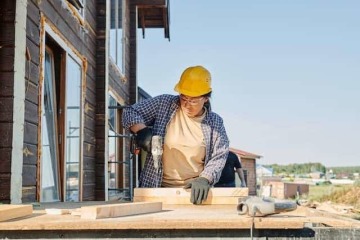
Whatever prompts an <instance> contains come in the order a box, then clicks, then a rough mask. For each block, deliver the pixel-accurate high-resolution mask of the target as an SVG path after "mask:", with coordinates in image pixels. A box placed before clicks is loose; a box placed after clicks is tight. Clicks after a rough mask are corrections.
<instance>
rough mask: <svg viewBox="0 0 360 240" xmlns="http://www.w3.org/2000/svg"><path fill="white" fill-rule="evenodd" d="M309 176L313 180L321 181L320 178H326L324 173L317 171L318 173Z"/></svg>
mask: <svg viewBox="0 0 360 240" xmlns="http://www.w3.org/2000/svg"><path fill="white" fill-rule="evenodd" d="M309 176H310V177H311V178H312V179H320V178H322V177H324V173H323V172H319V171H316V172H311V173H309Z"/></svg>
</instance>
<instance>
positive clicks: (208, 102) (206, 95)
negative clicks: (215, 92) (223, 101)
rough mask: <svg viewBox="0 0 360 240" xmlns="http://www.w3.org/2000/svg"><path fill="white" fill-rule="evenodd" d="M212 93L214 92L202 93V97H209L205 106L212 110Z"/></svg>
mask: <svg viewBox="0 0 360 240" xmlns="http://www.w3.org/2000/svg"><path fill="white" fill-rule="evenodd" d="M211 93H212V92H209V93H207V94H204V95H202V97H207V98H208V101H207V102H206V103H204V107H206V108H207V110H208V111H211V104H210V98H211Z"/></svg>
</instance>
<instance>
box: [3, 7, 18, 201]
mask: <svg viewBox="0 0 360 240" xmlns="http://www.w3.org/2000/svg"><path fill="white" fill-rule="evenodd" d="M15 5H16V1H12V0H2V1H1V2H0V33H1V34H0V113H1V114H0V136H1V138H0V154H1V155H0V156H1V158H0V183H1V184H0V202H3V203H10V181H11V179H10V178H11V151H12V137H13V136H12V130H13V124H12V123H13V114H12V111H13V110H12V108H13V98H14V92H13V90H14V47H15V8H16V7H15Z"/></svg>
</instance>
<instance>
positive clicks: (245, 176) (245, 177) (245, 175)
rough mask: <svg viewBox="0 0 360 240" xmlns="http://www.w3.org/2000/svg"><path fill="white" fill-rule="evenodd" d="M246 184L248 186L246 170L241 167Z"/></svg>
mask: <svg viewBox="0 0 360 240" xmlns="http://www.w3.org/2000/svg"><path fill="white" fill-rule="evenodd" d="M243 172H244V179H245V183H246V186H248V170H245V169H243Z"/></svg>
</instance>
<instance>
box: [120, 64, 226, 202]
mask: <svg viewBox="0 0 360 240" xmlns="http://www.w3.org/2000/svg"><path fill="white" fill-rule="evenodd" d="M175 91H176V92H178V93H179V95H177V96H174V95H168V94H164V95H160V96H157V97H154V98H151V99H147V100H144V101H142V102H139V103H137V104H134V105H132V106H130V107H128V108H125V109H124V111H123V118H122V119H123V125H124V127H125V128H126V129H129V130H130V131H131V132H133V133H135V134H136V141H137V144H138V146H139V147H142V148H143V149H144V150H146V151H147V152H151V151H150V150H151V139H152V136H155V135H157V136H160V137H162V138H163V155H162V159H161V161H160V165H159V168H157V167H156V166H154V159H153V156H152V154H148V155H147V158H146V162H145V166H144V169H143V171H142V172H141V176H140V187H184V188H191V200H190V201H191V202H192V203H194V204H201V203H202V201H204V200H206V198H207V194H208V191H209V189H210V186H212V185H214V184H215V183H216V182H217V181H218V180H219V178H220V175H221V171H222V169H223V167H224V165H225V162H226V158H227V155H228V152H229V141H228V137H227V135H226V131H225V127H224V125H223V120H222V118H221V117H220V116H219V115H217V114H216V113H214V112H212V111H211V108H210V101H209V99H210V97H211V92H212V89H211V75H210V72H209V71H208V70H207V69H205V68H204V67H202V66H194V67H189V68H187V69H185V71H184V72H183V73H182V75H181V78H180V80H179V82H178V83H177V84H176V86H175ZM150 127H152V128H150Z"/></svg>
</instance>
